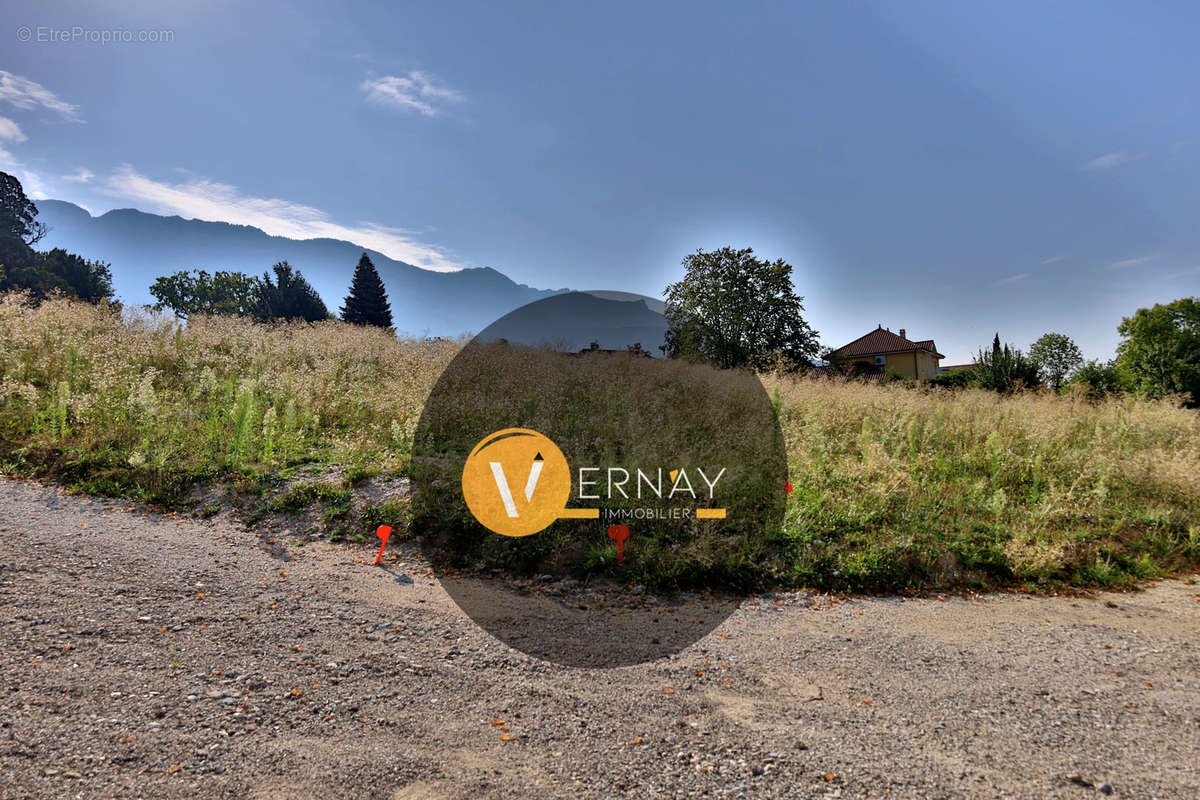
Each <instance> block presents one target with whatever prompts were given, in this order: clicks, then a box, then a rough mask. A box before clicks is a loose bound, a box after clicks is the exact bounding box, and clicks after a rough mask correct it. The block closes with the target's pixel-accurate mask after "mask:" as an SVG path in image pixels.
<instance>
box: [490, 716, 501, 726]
mask: <svg viewBox="0 0 1200 800" xmlns="http://www.w3.org/2000/svg"><path fill="white" fill-rule="evenodd" d="M492 724H493V725H503V724H504V720H502V719H500V718H499V717H493V718H492Z"/></svg>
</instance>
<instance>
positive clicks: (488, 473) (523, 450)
mask: <svg viewBox="0 0 1200 800" xmlns="http://www.w3.org/2000/svg"><path fill="white" fill-rule="evenodd" d="M462 491H463V499H464V500H466V503H467V508H469V509H470V511H471V514H472V515H473V516H474V517H475V519H477V520H479V524H480V525H482V526H483V527H485V528H487V529H488V530H489V531H492V532H493V533H498V534H500V535H501V536H529V535H531V534H534V533H538V532H539V531H542V530H545V529H546V528H547V527H549V526H550V524H551V523H552V522H554V521H555V520H556V519H558V518H559V516H561V514H562V512H563V509H564V508H565V507H566V505H567V499H568V497H569V496H570V494H571V469H570V467H568V466H567V459H566V457H565V456H564V455H563V454H562V451H561V450H559V449H558V445H556V444H555V443H554V442H552V441H550V440H549V439H548V438H546V437H545V436H543V435H542V434H540V433H538V432H537V431H531V430H529V429H528V428H506V429H504V430H501V431H496V432H495V433H492V434H489V435H488V436H486V437H484V439H483V441H481V442H480V443H479V444H477V445H475V448H474V449H473V450H471V454H470V455H469V456H467V461H466V464H465V465H464V466H463V473H462Z"/></svg>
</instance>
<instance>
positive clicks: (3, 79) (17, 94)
mask: <svg viewBox="0 0 1200 800" xmlns="http://www.w3.org/2000/svg"><path fill="white" fill-rule="evenodd" d="M0 100H3V101H5V102H7V103H8V104H9V105H12V106H15V107H17V108H21V109H24V110H26V111H28V110H30V109H34V108H38V107H39V106H40V107H41V108H45V109H47V110H49V111H53V112H55V113H56V114H58V115H59V116H61V117H63V119H69V120H72V121H75V122H79V121H81V119H80V117H79V106H76V105H72V104H71V103H68V102H66V101H65V100H62V99H61V98H59V96H58V95H56V94H55V93H54V92H52V91H50V90H49V89H47V88H46V87H45V86H42V85H41V84H40V83H38V82H36V81H31V80H29V79H28V78H23V77H21V76H20V75H13V74H12V73H11V72H7V71H5V70H2V69H0Z"/></svg>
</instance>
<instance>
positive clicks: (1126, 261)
mask: <svg viewBox="0 0 1200 800" xmlns="http://www.w3.org/2000/svg"><path fill="white" fill-rule="evenodd" d="M1153 258H1154V256H1152V255H1150V256H1137V257H1136V258H1123V259H1121V260H1120V261H1114V262H1112V263H1111V264H1109V265H1108V266H1109V268H1110V269H1125V268H1126V267H1136V266H1137V265H1138V264H1145V263H1146V262H1147V261H1150V260H1152V259H1153Z"/></svg>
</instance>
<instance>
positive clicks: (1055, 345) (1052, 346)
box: [1029, 333, 1083, 392]
mask: <svg viewBox="0 0 1200 800" xmlns="http://www.w3.org/2000/svg"><path fill="white" fill-rule="evenodd" d="M1029 359H1030V360H1031V361H1032V362H1033V364H1034V366H1035V367H1036V368H1037V371H1038V375H1039V377H1041V379H1042V380H1043V381H1044V382H1046V383H1048V384H1049V385H1050V386H1052V387H1053V388H1054V391H1056V392H1057V391H1058V390H1059V389H1061V388H1062V386H1063V384H1064V383H1065V382H1066V380H1067V378H1068V377H1069V376H1070V375H1071V373H1073V372H1074V371H1075V370H1077V369H1078V368H1079V365H1080V364H1082V363H1083V353H1081V352H1079V348H1078V347H1077V346H1076V345H1075V343H1074V342H1073V341H1071V337H1069V336H1066V335H1065V334H1061V333H1044V334H1042V336H1041V338H1040V339H1038V340H1037V341H1036V342H1034V343H1033V345H1032V346H1031V347H1030V348H1029Z"/></svg>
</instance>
